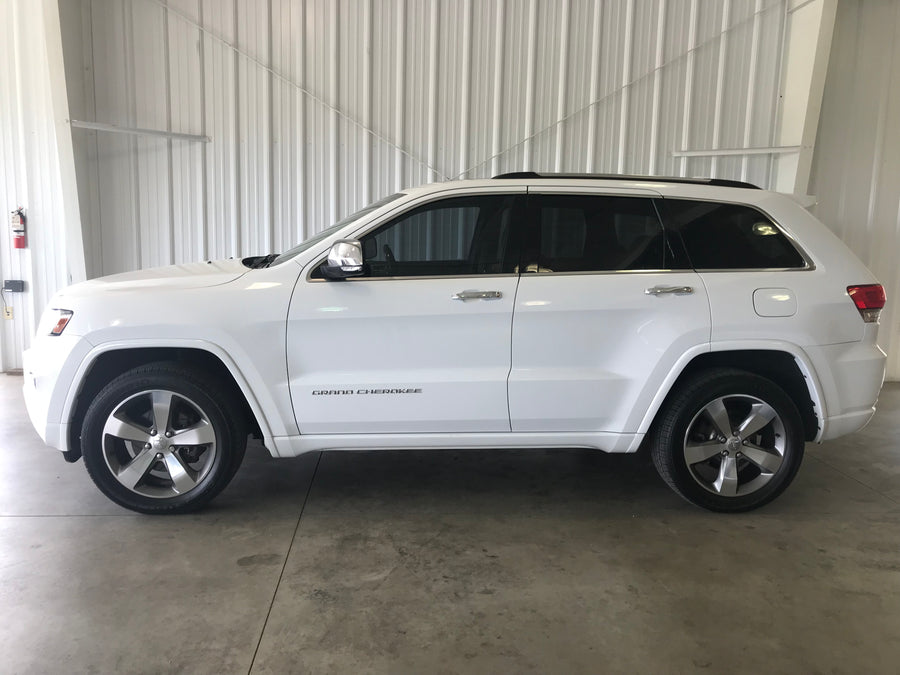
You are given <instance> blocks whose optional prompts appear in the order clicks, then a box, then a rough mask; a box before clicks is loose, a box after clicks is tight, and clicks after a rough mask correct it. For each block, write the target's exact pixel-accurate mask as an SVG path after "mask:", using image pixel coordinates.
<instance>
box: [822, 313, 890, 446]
mask: <svg viewBox="0 0 900 675" xmlns="http://www.w3.org/2000/svg"><path fill="white" fill-rule="evenodd" d="M870 330H871V333H870V332H869V331H870ZM866 332H867V335H866V338H865V339H863V341H862V342H850V343H844V344H836V345H825V346H821V347H815V348H811V349H809V348H808V353H809V354H810V357H811V358H812V359H813V362H814V364H815V367H816V371H817V372H818V373H819V375H820V378H821V380H822V388H823V393H824V395H825V419H824V421H823V422H824V423H823V427H822V429H821V432H820V434H819V438H817V439H816V440H818V441H828V440H831V439H833V438H838V437H839V436H844V435H846V434H851V433H853V432H854V431H858V430H860V429H862V428H863V427H864V426H865V425H866V424H867V423H868V421H869V420H870V419H872V415H874V414H875V403H876V402H877V401H878V394H879V393H880V392H881V385H882V384H883V383H884V368H885V364H886V362H887V356H886V355H885V353H884V352H883V351H882V350H881V348H879V347H878V345H877V344H875V333H876V332H877V325H876V324H869V325H867V331H866Z"/></svg>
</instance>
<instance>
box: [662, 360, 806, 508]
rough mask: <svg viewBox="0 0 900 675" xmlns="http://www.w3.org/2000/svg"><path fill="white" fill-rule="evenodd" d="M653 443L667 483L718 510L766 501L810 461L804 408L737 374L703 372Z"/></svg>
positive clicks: (675, 396) (672, 399)
mask: <svg viewBox="0 0 900 675" xmlns="http://www.w3.org/2000/svg"><path fill="white" fill-rule="evenodd" d="M723 410H724V416H723V413H722V411H723ZM770 416H771V419H768V418H770ZM767 419H768V421H767ZM760 425H761V426H760ZM724 426H728V427H730V428H729V429H727V430H724V429H721V427H724ZM741 426H744V428H745V429H746V430H747V431H749V432H750V433H742V432H741V430H740V427H741ZM757 427H758V428H757ZM735 432H738V433H735ZM725 434H728V435H727V436H726V435H725ZM650 441H651V455H652V457H653V464H654V465H655V466H656V470H657V471H658V472H659V475H660V476H661V477H662V479H663V480H664V481H666V483H668V485H669V487H671V488H672V489H673V490H674V491H675V492H677V493H678V494H679V495H681V496H682V497H684V498H685V499H686V500H688V501H689V502H691V503H693V504H696V505H697V506H701V507H703V508H706V509H709V510H711V511H730V512H737V511H749V510H750V509H755V508H757V507H760V506H762V505H763V504H767V503H768V502H770V501H772V500H773V499H775V498H776V497H777V496H778V495H780V494H781V493H782V492H784V490H785V489H786V488H787V486H788V485H790V483H791V481H792V480H793V479H794V476H795V475H796V474H797V470H798V469H799V468H800V463H801V462H802V461H803V446H804V433H803V424H802V422H801V419H800V414H799V413H798V412H797V406H796V405H795V404H794V402H793V401H792V400H791V399H790V397H789V396H788V395H787V394H785V392H784V391H783V390H782V389H781V388H780V387H778V386H777V385H776V384H775V383H773V382H772V381H770V380H768V379H766V378H764V377H760V376H758V375H754V374H752V373H748V372H745V371H742V370H736V369H725V368H719V369H715V370H707V371H703V372H700V373H697V374H696V375H694V376H692V377H690V379H688V380H687V381H685V382H684V383H682V384H681V385H680V386H679V387H678V389H677V390H675V391H674V392H673V393H672V394H671V395H670V396H669V398H668V400H667V401H666V403H665V405H664V407H663V409H662V410H661V411H660V413H659V415H658V416H657V420H656V422H655V423H654V427H653V430H652V431H651V439H650ZM707 455H708V457H707ZM692 460H698V461H692Z"/></svg>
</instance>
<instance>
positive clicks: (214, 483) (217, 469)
mask: <svg viewBox="0 0 900 675" xmlns="http://www.w3.org/2000/svg"><path fill="white" fill-rule="evenodd" d="M81 449H82V456H83V457H84V463H85V466H86V467H87V470H88V473H89V474H90V476H91V478H92V479H93V481H94V483H95V484H96V485H97V487H98V488H100V490H101V491H102V492H103V493H104V494H105V495H106V496H107V497H109V498H110V499H112V500H113V501H114V502H116V503H117V504H120V505H121V506H124V507H125V508H127V509H131V510H132V511H138V512H140V513H183V512H186V511H192V510H194V509H197V508H200V507H201V506H203V505H204V504H206V503H207V502H209V500H211V499H212V498H213V497H215V496H216V495H217V494H218V493H219V492H221V491H222V489H224V488H225V486H226V485H228V483H229V482H230V481H231V479H232V477H233V476H234V474H235V472H236V471H237V469H238V467H239V466H240V464H241V461H242V460H243V457H244V450H245V449H246V431H245V429H244V424H243V423H242V416H241V414H240V409H239V407H238V406H237V405H236V403H235V401H234V398H233V397H232V396H231V395H230V394H229V393H228V389H227V388H226V387H224V386H222V384H221V383H219V382H216V381H214V380H213V379H211V378H209V377H208V376H207V375H206V374H204V373H202V372H200V371H196V370H193V369H188V368H185V367H184V366H182V365H180V364H174V363H172V364H169V363H159V364H151V365H147V366H142V367H140V368H135V369H134V370H131V371H128V372H127V373H124V374H123V375H120V376H119V377H117V378H116V379H114V380H113V381H112V382H110V383H109V384H108V385H107V386H106V387H104V388H103V390H102V391H101V392H100V393H99V394H98V396H97V397H96V399H94V401H93V403H92V404H91V405H90V407H89V408H88V410H87V413H86V414H85V420H84V426H83V429H82V436H81Z"/></svg>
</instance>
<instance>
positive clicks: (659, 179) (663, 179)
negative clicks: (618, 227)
mask: <svg viewBox="0 0 900 675" xmlns="http://www.w3.org/2000/svg"><path fill="white" fill-rule="evenodd" d="M494 178H495V179H501V180H506V179H519V180H521V179H523V178H551V179H552V178H560V179H568V180H571V179H584V180H627V181H642V182H648V183H692V184H694V185H714V186H716V187H734V188H746V189H750V190H759V189H760V188H759V186H758V185H753V183H745V182H744V181H740V180H728V179H727V178H682V177H677V176H629V175H625V174H616V173H538V172H537V171H513V172H511V173H501V174H498V175H496V176H494Z"/></svg>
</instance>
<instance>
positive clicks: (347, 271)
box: [322, 239, 363, 279]
mask: <svg viewBox="0 0 900 675" xmlns="http://www.w3.org/2000/svg"><path fill="white" fill-rule="evenodd" d="M362 273H363V252H362V244H360V243H359V242H358V241H356V240H355V239H339V240H338V241H336V242H334V244H333V245H332V247H331V250H330V251H329V252H328V260H326V261H325V264H324V265H322V276H324V277H325V278H326V279H346V278H347V277H358V276H360V275H361V274H362Z"/></svg>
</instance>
